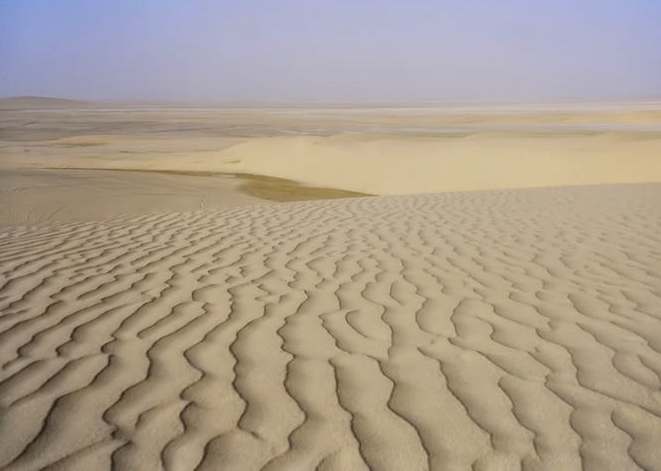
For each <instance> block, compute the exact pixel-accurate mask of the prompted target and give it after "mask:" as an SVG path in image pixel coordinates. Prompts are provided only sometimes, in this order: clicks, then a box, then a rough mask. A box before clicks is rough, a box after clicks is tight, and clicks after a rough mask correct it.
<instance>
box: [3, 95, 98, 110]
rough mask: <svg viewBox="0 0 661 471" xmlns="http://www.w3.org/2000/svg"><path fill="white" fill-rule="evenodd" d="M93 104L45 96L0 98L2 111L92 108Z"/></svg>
mask: <svg viewBox="0 0 661 471" xmlns="http://www.w3.org/2000/svg"><path fill="white" fill-rule="evenodd" d="M90 105H92V103H90V102H87V101H80V100H69V99H67V98H53V97H45V96H15V97H8V98H0V109H1V110H19V109H29V108H38V109H46V108H70V107H81V106H90Z"/></svg>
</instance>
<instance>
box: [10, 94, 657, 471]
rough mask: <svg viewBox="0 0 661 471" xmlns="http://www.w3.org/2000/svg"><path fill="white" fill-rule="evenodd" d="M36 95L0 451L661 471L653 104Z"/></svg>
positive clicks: (63, 457)
mask: <svg viewBox="0 0 661 471" xmlns="http://www.w3.org/2000/svg"><path fill="white" fill-rule="evenodd" d="M32 105H34V102H32ZM51 105H52V106H55V107H56V109H52V108H48V109H43V110H41V111H34V110H25V109H18V110H17V109H12V110H8V111H3V112H2V113H0V120H2V124H1V126H0V128H1V129H0V162H1V164H0V184H1V185H2V186H1V188H0V207H1V208H2V209H1V210H0V437H1V439H0V468H2V469H6V470H33V469H51V470H96V469H114V470H138V469H139V470H160V469H172V470H198V471H206V470H218V469H228V470H259V469H264V470H271V471H272V470H314V469H318V470H325V471H328V470H338V471H344V470H368V469H369V470H397V471H401V470H424V469H432V470H439V471H445V470H450V471H455V470H456V471H459V470H476V471H483V470H508V471H509V470H512V471H514V470H534V471H538V470H540V471H541V470H547V471H557V470H563V471H565V470H577V471H578V470H582V469H584V470H589V471H602V470H612V471H621V470H639V469H644V470H657V469H661V449H660V448H659V447H658V443H659V442H661V236H660V234H661V184H659V183H640V182H645V181H650V182H654V181H661V174H660V173H659V163H658V160H659V159H658V156H659V155H661V154H659V153H658V149H659V146H660V142H661V139H660V137H659V136H660V135H661V132H660V131H659V130H658V129H657V126H658V125H659V114H658V112H656V111H654V109H652V110H650V109H638V108H636V109H632V110H627V111H626V113H625V112H620V111H612V110H610V111H604V110H602V109H599V110H597V111H592V110H587V111H585V110H582V111H580V113H578V112H576V111H573V112H571V113H569V112H568V113H569V115H568V117H559V116H560V115H553V116H555V118H553V119H551V118H548V117H546V118H544V117H543V116H542V114H543V113H542V112H541V111H535V113H538V114H539V113H542V114H539V115H538V118H534V119H533V118H530V119H528V118H521V117H520V116H519V114H518V113H519V111H517V112H516V113H514V115H513V117H512V116H509V115H508V113H505V112H502V111H501V112H500V114H496V115H495V116H496V117H495V118H487V117H485V116H486V115H485V114H484V113H483V112H480V113H482V114H481V115H480V116H482V118H479V119H481V120H482V121H483V122H481V123H480V124H479V126H478V127H477V128H471V129H472V130H469V131H465V132H467V133H468V134H467V135H465V136H464V135H456V136H449V135H447V134H448V133H447V131H443V133H441V134H442V135H429V133H427V134H426V135H424V136H421V135H419V134H420V129H421V126H422V123H423V121H424V120H429V123H427V122H426V121H424V125H425V126H430V127H434V126H440V124H438V122H439V120H441V118H438V113H437V112H434V113H436V114H434V113H432V114H431V117H429V116H427V115H426V114H425V115H424V116H427V117H424V119H423V117H422V116H423V114H422V113H421V112H420V111H415V112H411V113H414V115H415V119H414V118H409V117H408V115H407V114H406V113H404V112H401V113H403V114H401V116H397V112H396V111H383V110H381V111H379V112H375V111H370V112H369V113H368V112H362V113H361V112H359V111H356V110H353V111H351V112H348V111H345V110H341V111H337V110H325V111H323V113H322V112H319V111H310V110H308V111H305V110H289V111H287V112H284V111H282V110H267V111H255V110H240V111H232V112H224V111H219V110H203V111H200V110H189V109H187V110H181V109H171V110H164V109H161V108H159V109H156V110H154V109H152V110H147V111H145V110H144V109H138V110H134V111H131V110H128V111H127V110H124V111H121V110H120V111H118V110H110V111H108V110H105V111H104V110H100V109H98V107H92V108H91V109H88V108H84V106H88V105H81V104H76V106H77V107H79V108H75V109H74V108H71V107H65V108H57V107H58V106H59V107H62V106H63V105H62V104H61V103H56V104H51ZM51 105H49V106H51ZM13 106H16V105H13ZM232 113H235V114H232ZM305 113H307V115H306V114H305ZM463 113H464V114H462V115H461V116H463V118H461V119H462V120H466V119H468V118H466V116H473V115H471V114H470V113H469V114H465V113H468V112H463ZM544 113H546V111H544ZM572 113H573V114H572ZM581 113H582V114H581ZM594 113H597V115H595V114H594ZM599 113H601V114H599ZM605 113H606V114H605ZM608 113H610V114H608ZM320 114H323V115H324V116H326V117H324V118H323V119H322V118H320V117H319V115H320ZM434 116H436V117H434ZM453 116H454V115H453ZM544 116H546V115H544ZM563 116H564V115H563ZM595 116H598V117H599V118H600V119H601V120H602V121H608V123H610V124H608V123H606V124H608V126H607V127H608V129H607V130H603V129H602V130H595V126H596V124H595V123H596V118H595ZM230 118H232V119H230ZM443 119H446V120H452V119H459V118H443ZM471 119H473V120H475V119H477V118H475V117H473V118H471ZM548 119H551V120H552V121H553V120H555V121H553V123H551V124H552V125H553V127H554V126H556V125H559V124H562V123H571V126H570V128H571V129H566V128H563V129H562V131H559V130H557V129H555V128H554V129H545V130H543V132H542V131H540V130H536V131H535V134H534V135H529V134H527V133H529V132H531V131H530V130H529V129H528V128H527V126H528V125H527V124H525V126H524V123H530V122H532V123H537V121H542V122H543V123H544V126H547V125H548V122H546V121H545V120H548ZM315 120H317V121H315ZM489 120H491V121H489ZM501 120H502V121H504V122H505V123H507V124H508V126H509V125H510V124H511V125H514V126H515V127H516V129H514V128H511V129H510V128H508V129H507V130H499V131H498V132H497V133H495V131H493V130H492V129H486V128H489V127H491V126H492V124H489V123H491V122H494V121H497V122H498V123H500V121H501ZM517 120H519V121H517ZM337 121H340V123H337ZM374 121H378V123H376V124H375V123H374ZM409 121H412V122H409ZM484 121H488V123H486V124H485V122H484ZM556 121H561V123H557V122H556ZM586 121H589V122H588V123H586ZM577 122H578V123H579V124H580V125H581V126H584V125H585V126H587V127H588V128H590V129H592V130H591V131H589V132H587V131H585V130H581V131H580V132H579V131H578V128H577V127H576V126H578V124H577ZM251 123H252V124H251ZM296 123H298V124H296ZM392 123H399V124H397V126H399V127H398V128H397V129H396V130H392V129H390V128H391V127H393V126H395V125H394V124H392ZM377 125H378V126H381V127H380V128H379V130H378V133H375V132H374V130H372V129H371V128H370V130H365V129H364V127H373V126H377ZM446 125H447V126H449V127H451V128H453V129H454V127H456V126H458V125H457V124H456V123H455V124H453V123H450V124H448V123H445V124H443V126H446ZM498 125H500V124H498ZM562 125H563V126H564V124H562ZM334 126H335V127H334ZM462 126H463V124H462ZM521 126H524V127H526V129H523V128H522V127H521ZM535 126H537V124H535ZM600 126H604V123H601V124H600ZM622 126H624V127H622ZM411 127H413V128H415V131H411V130H410V129H409V128H411ZM339 128H342V129H341V130H340V131H337V129H339ZM384 128H387V129H384ZM404 128H406V129H404ZM478 128H479V129H478ZM319 129H323V130H325V131H324V132H321V131H319ZM462 132H464V131H462ZM538 132H539V133H540V134H539V135H538V134H536V133H538ZM287 133H290V135H286V134H287ZM457 133H459V131H457ZM459 134H460V133H459ZM487 144H488V145H487ZM514 149H518V151H517V152H514ZM306 159H308V160H306ZM329 159H330V160H329ZM462 159H468V160H465V161H464V160H462ZM489 159H491V160H489ZM526 159H528V160H526ZM489 162H491V163H489ZM516 162H518V163H517V164H516V165H515V163H516ZM304 163H305V165H304ZM478 164H479V165H478ZM482 164H484V165H485V166H486V167H484V168H482V167H480V166H481V165H482ZM476 165H477V167H476ZM72 168H75V169H76V170H72ZM92 169H96V170H92ZM101 169H106V170H101ZM107 169H114V170H107ZM135 170H140V171H135ZM476 172H477V173H476ZM241 173H243V174H245V175H243V176H240V175H238V174H241ZM258 175H262V176H258ZM263 175H266V176H263ZM273 176H275V177H283V178H288V180H278V179H274V178H272V177H273ZM613 181H616V182H618V183H619V184H604V183H612V182H613ZM624 182H638V183H629V184H623V183H624ZM572 183H589V184H593V185H592V186H563V187H555V188H537V189H506V190H505V189H501V190H492V191H470V192H463V191H458V192H443V191H446V190H453V189H462V190H464V189H486V188H499V187H501V186H511V187H512V188H514V187H520V186H535V185H538V186H544V185H556V184H558V185H560V184H562V185H568V184H572ZM351 192H361V193H371V194H376V195H379V196H371V197H352V198H347V196H357V195H356V194H355V193H351ZM398 193H410V194H406V195H398ZM329 197H339V199H323V198H329ZM317 198H322V199H317ZM299 199H317V200H313V201H290V200H299Z"/></svg>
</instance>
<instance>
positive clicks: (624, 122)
mask: <svg viewBox="0 0 661 471" xmlns="http://www.w3.org/2000/svg"><path fill="white" fill-rule="evenodd" d="M104 106H105V107H104ZM659 155H661V104H660V103H658V102H656V103H655V102H644V103H638V104H628V105H627V104H619V105H617V106H610V107H609V106H605V105H603V106H596V105H594V106H588V105H580V106H579V105H575V106H573V107H570V106H564V107H563V106H558V105H556V106H555V107H540V106H536V107H492V108H489V107H482V108H477V107H476V108H465V107H464V108H455V107H447V106H446V107H429V108H358V107H355V108H351V107H348V108H308V107H306V108H261V109H260V108H253V109H225V108H208V107H207V108H185V107H168V106H164V105H161V106H151V107H150V106H144V105H143V106H134V107H130V106H128V105H125V106H119V105H115V107H114V108H113V107H111V106H110V105H109V104H106V105H102V104H97V105H95V106H92V107H89V108H77V109H74V108H71V107H69V108H67V107H63V108H61V109H50V110H49V109H47V108H43V109H20V110H13V111H5V112H3V113H0V172H1V171H2V170H3V169H7V168H8V169H14V170H15V169H26V168H27V169H35V168H38V169H44V168H63V169H68V168H77V169H119V170H126V169H130V170H149V171H153V170H167V171H179V172H191V171H193V172H215V173H232V174H236V173H245V174H255V175H267V176H271V177H279V178H285V179H290V180H294V181H297V182H302V183H304V184H307V185H312V186H317V187H329V188H336V189H342V190H348V191H354V192H361V193H369V194H381V195H384V194H409V193H420V192H442V191H466V190H490V189H501V188H502V189H506V188H530V187H540V186H562V185H588V184H602V183H641V182H660V181H661V159H659ZM175 209H179V208H175ZM181 209H183V208H181Z"/></svg>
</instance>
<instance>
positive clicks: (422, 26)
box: [0, 0, 661, 102]
mask: <svg viewBox="0 0 661 471" xmlns="http://www.w3.org/2000/svg"><path fill="white" fill-rule="evenodd" d="M660 24H661V2H658V1H653V0H634V1H626V2H624V1H612V0H610V1H603V0H599V1H597V0H589V1H581V2H576V1H575V0H571V1H570V0H560V1H557V0H554V1H537V2H530V1H527V0H526V1H524V0H506V1H500V2H493V1H465V0H462V1H421V0H415V1H406V2H404V1H392V0H386V1H366V0H352V1H348V0H333V1H329V0H325V1H316V2H309V1H302V0H284V1H255V0H252V1H241V2H237V1H204V0H197V1H186V2H184V1H173V0H146V1H141V2H136V1H133V0H118V1H112V2H111V1H106V2H99V1H91V0H87V1H85V0H69V1H64V0H60V1H46V0H23V1H1V0H0V64H2V66H1V68H0V96H15V95H45V96H59V97H68V98H79V99H105V100H158V101H163V100H167V101H191V102H216V101H217V102H226V101H256V102H297V101H303V102H310V101H312V102H334V101H340V102H347V101H350V102H416V101H462V102H466V101H471V102H487V101H545V100H566V99H568V100H573V99H581V100H582V99H585V100H602V99H614V100H621V99H637V98H652V97H659V96H661V28H660V27H659V25H660Z"/></svg>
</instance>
